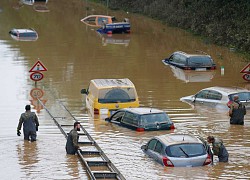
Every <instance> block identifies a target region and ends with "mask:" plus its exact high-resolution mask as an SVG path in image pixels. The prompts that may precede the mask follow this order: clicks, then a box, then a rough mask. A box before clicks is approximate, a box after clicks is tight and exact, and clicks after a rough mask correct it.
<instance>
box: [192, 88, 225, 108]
mask: <svg viewBox="0 0 250 180" xmlns="http://www.w3.org/2000/svg"><path fill="white" fill-rule="evenodd" d="M221 98H222V94H221V93H219V92H217V91H214V90H202V91H200V92H198V93H197V94H196V95H195V100H194V102H195V103H199V104H204V105H216V104H218V103H220V101H221Z"/></svg>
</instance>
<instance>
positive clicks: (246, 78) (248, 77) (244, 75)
mask: <svg viewBox="0 0 250 180" xmlns="http://www.w3.org/2000/svg"><path fill="white" fill-rule="evenodd" d="M242 78H243V79H244V80H246V81H250V74H247V73H246V74H243V76H242Z"/></svg>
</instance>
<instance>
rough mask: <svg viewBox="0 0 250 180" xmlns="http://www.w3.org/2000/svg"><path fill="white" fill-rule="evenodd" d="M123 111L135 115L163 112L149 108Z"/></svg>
mask: <svg viewBox="0 0 250 180" xmlns="http://www.w3.org/2000/svg"><path fill="white" fill-rule="evenodd" d="M124 110H126V111H129V112H132V113H135V114H140V115H145V114H157V113H164V111H162V110H159V109H155V108H149V107H139V108H124Z"/></svg>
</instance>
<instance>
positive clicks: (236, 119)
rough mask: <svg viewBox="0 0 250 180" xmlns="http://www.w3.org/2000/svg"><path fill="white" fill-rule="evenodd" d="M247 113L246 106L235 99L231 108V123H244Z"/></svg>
mask: <svg viewBox="0 0 250 180" xmlns="http://www.w3.org/2000/svg"><path fill="white" fill-rule="evenodd" d="M245 114H246V108H245V106H244V105H243V104H242V103H240V102H237V101H234V102H233V103H232V104H231V106H230V110H229V116H230V117H231V118H230V124H240V125H244V116H245Z"/></svg>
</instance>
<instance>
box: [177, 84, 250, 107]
mask: <svg viewBox="0 0 250 180" xmlns="http://www.w3.org/2000/svg"><path fill="white" fill-rule="evenodd" d="M235 95H238V96H239V100H240V102H242V103H243V104H244V105H245V106H246V107H250V91H249V90H247V89H244V88H240V87H218V86H216V87H209V88H205V89H202V90H201V91H199V92H198V93H196V94H194V95H190V96H185V97H182V98H181V99H180V100H181V101H183V102H186V103H188V104H195V103H196V104H204V105H211V106H213V107H219V106H228V105H229V104H230V102H232V101H233V97H234V96H235Z"/></svg>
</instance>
